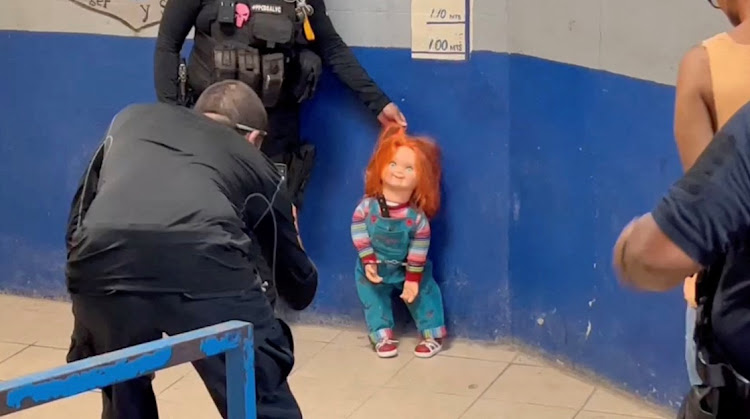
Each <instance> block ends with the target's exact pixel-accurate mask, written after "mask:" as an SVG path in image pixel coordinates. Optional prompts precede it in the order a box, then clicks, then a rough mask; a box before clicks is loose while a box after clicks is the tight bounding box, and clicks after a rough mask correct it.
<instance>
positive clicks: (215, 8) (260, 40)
mask: <svg viewBox="0 0 750 419" xmlns="http://www.w3.org/2000/svg"><path fill="white" fill-rule="evenodd" d="M193 28H194V29H195V38H194V47H193V49H192V51H191V53H190V57H189V60H188V63H187V66H185V65H184V64H183V65H181V63H180V50H181V49H182V46H183V43H184V42H185V38H186V37H187V35H188V33H189V32H190V30H191V29H193ZM323 64H326V65H328V66H330V68H331V69H332V70H333V72H334V74H336V75H337V76H338V77H339V79H341V81H342V82H343V83H344V84H345V85H347V86H348V87H349V88H351V89H352V90H353V91H354V92H355V93H356V94H357V96H358V97H359V99H360V100H361V101H362V102H363V103H364V104H365V105H366V106H367V107H368V108H369V109H370V111H372V112H373V114H375V115H377V116H378V119H379V120H380V122H381V123H383V124H386V123H391V122H395V123H398V124H401V125H406V119H405V118H404V116H403V114H402V113H401V111H400V110H399V109H398V107H397V106H396V105H395V104H394V103H393V102H391V100H390V99H389V98H388V97H387V96H386V95H385V94H384V93H383V91H382V90H380V89H379V88H378V86H377V85H376V84H375V83H374V82H373V80H372V79H371V78H370V76H369V75H368V74H367V72H366V71H365V70H364V69H363V68H362V66H361V65H360V63H359V62H358V61H357V59H356V58H355V56H354V54H352V52H351V50H350V49H349V47H348V46H347V45H346V44H345V43H344V41H343V40H342V39H341V37H340V36H339V35H338V33H337V32H336V30H335V29H334V27H333V23H332V22H331V20H330V19H329V17H328V14H327V12H326V6H325V3H324V2H323V0H170V1H169V2H168V3H167V5H166V7H165V9H164V15H163V17H162V20H161V25H160V27H159V35H158V38H157V40H156V51H155V56H154V80H155V87H156V93H157V97H158V99H159V100H160V101H162V102H167V103H180V104H183V105H187V106H190V105H191V103H192V102H193V100H194V98H195V97H197V96H198V95H199V94H200V93H201V92H202V91H203V89H205V88H206V86H208V85H209V84H211V83H213V82H216V81H219V80H223V79H239V80H241V81H243V82H245V83H247V84H248V85H249V86H251V87H252V88H253V89H254V90H256V92H258V94H259V96H260V97H261V98H262V100H263V102H264V105H265V106H266V108H267V111H268V116H269V129H268V131H269V138H268V141H266V142H265V143H264V144H263V146H262V151H263V152H264V153H265V154H266V155H267V156H269V157H270V158H271V159H272V160H273V161H274V162H275V163H277V165H280V166H281V169H282V170H284V171H285V172H286V178H287V180H286V185H285V186H286V191H287V192H288V193H289V194H290V196H291V199H292V202H293V204H294V205H295V207H296V208H298V207H300V206H301V204H302V196H303V192H304V188H305V184H306V182H307V179H308V177H309V175H310V171H311V170H312V165H313V159H314V155H315V150H314V148H313V147H312V145H310V144H302V142H301V140H300V123H299V111H300V104H301V103H302V102H304V101H305V100H307V99H308V98H310V97H311V96H312V95H313V94H314V93H315V90H316V87H317V84H318V80H319V78H320V75H321V72H322V66H323ZM296 208H295V211H296ZM295 213H296V212H295ZM254 253H256V254H257V253H258V250H257V248H255V249H254ZM258 267H259V269H260V273H261V277H262V278H263V280H264V284H265V289H267V296H268V298H269V300H270V301H271V303H272V304H275V301H276V294H277V293H276V290H275V286H274V284H273V281H272V278H271V274H270V268H269V265H268V263H262V262H261V263H259V265H258Z"/></svg>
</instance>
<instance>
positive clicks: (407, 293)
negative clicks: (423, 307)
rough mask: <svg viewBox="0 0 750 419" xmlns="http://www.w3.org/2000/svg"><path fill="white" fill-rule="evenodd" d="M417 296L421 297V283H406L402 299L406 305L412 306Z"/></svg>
mask: <svg viewBox="0 0 750 419" xmlns="http://www.w3.org/2000/svg"><path fill="white" fill-rule="evenodd" d="M417 295H419V282H414V281H406V282H404V291H403V292H402V293H401V299H402V300H404V301H405V302H406V304H411V303H413V302H414V300H416V299H417Z"/></svg>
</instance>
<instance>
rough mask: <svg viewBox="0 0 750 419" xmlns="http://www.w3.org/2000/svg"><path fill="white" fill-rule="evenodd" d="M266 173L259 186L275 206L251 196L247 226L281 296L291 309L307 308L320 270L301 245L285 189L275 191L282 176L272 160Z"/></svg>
mask: <svg viewBox="0 0 750 419" xmlns="http://www.w3.org/2000/svg"><path fill="white" fill-rule="evenodd" d="M264 173H266V176H263V177H261V178H260V180H259V182H261V183H262V185H261V188H260V190H262V191H264V192H263V193H262V194H263V196H264V197H265V198H266V199H268V201H269V202H271V203H272V205H271V207H272V209H271V210H270V211H269V209H268V204H267V203H266V202H265V201H264V200H263V199H262V198H261V197H254V198H248V201H247V203H246V204H245V215H246V217H247V222H248V227H250V228H251V229H252V230H253V233H254V234H255V237H256V238H257V240H258V244H259V245H260V248H261V252H262V253H263V257H264V258H265V259H266V261H267V262H268V264H269V265H270V266H271V270H272V272H273V273H274V280H275V282H276V289H277V290H278V292H279V296H281V297H282V298H283V299H284V300H285V301H286V302H287V303H288V304H289V306H290V307H291V308H292V309H294V310H304V309H305V308H306V307H307V306H309V305H310V303H312V301H313V298H314V297H315V292H316V291H317V288H318V271H317V269H316V267H315V265H314V264H313V262H312V261H311V260H310V258H309V257H308V256H307V253H305V251H304V249H302V245H301V241H300V239H299V237H298V232H297V229H296V227H295V225H294V216H293V215H292V203H291V201H289V198H288V197H287V196H286V195H285V194H284V192H283V191H279V192H278V193H277V192H276V190H277V185H278V182H279V181H280V178H279V177H278V175H276V174H275V171H273V169H272V168H271V167H270V164H269V167H268V170H266V171H265V172H264ZM272 173H273V174H272ZM274 195H275V196H274ZM274 224H275V225H274Z"/></svg>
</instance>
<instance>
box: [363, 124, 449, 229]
mask: <svg viewBox="0 0 750 419" xmlns="http://www.w3.org/2000/svg"><path fill="white" fill-rule="evenodd" d="M399 147H409V148H410V149H412V150H413V151H414V154H415V155H416V158H417V159H416V160H417V161H416V167H415V170H416V174H417V186H416V188H415V189H414V193H413V194H412V197H411V203H412V205H414V206H416V207H417V208H419V209H420V210H422V211H423V212H424V213H425V215H426V216H427V217H428V218H432V217H434V216H435V215H436V214H437V212H438V210H439V209H440V175H441V167H440V150H439V149H438V147H437V145H435V143H434V142H432V141H431V140H429V139H427V138H423V137H413V136H410V135H407V134H406V130H405V129H404V128H403V127H400V126H397V125H390V126H388V127H386V128H385V129H383V131H382V132H381V134H380V138H379V139H378V143H377V145H376V146H375V152H374V153H373V154H372V157H371V158H370V163H369V164H368V165H367V170H366V171H365V196H367V197H377V196H380V195H381V194H382V193H383V183H382V181H381V176H382V174H383V169H385V167H386V166H387V165H388V164H390V162H391V160H392V159H393V156H394V155H395V154H396V150H398V148H399Z"/></svg>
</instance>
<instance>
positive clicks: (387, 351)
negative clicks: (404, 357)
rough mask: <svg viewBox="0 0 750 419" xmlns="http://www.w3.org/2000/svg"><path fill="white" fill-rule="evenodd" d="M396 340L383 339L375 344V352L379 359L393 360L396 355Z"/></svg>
mask: <svg viewBox="0 0 750 419" xmlns="http://www.w3.org/2000/svg"><path fill="white" fill-rule="evenodd" d="M397 343H398V341H397V340H393V339H388V338H384V339H381V340H380V342H378V343H376V344H375V352H376V353H377V354H378V356H379V357H381V358H393V357H394V356H396V355H398V346H397V345H396V344H397Z"/></svg>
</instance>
